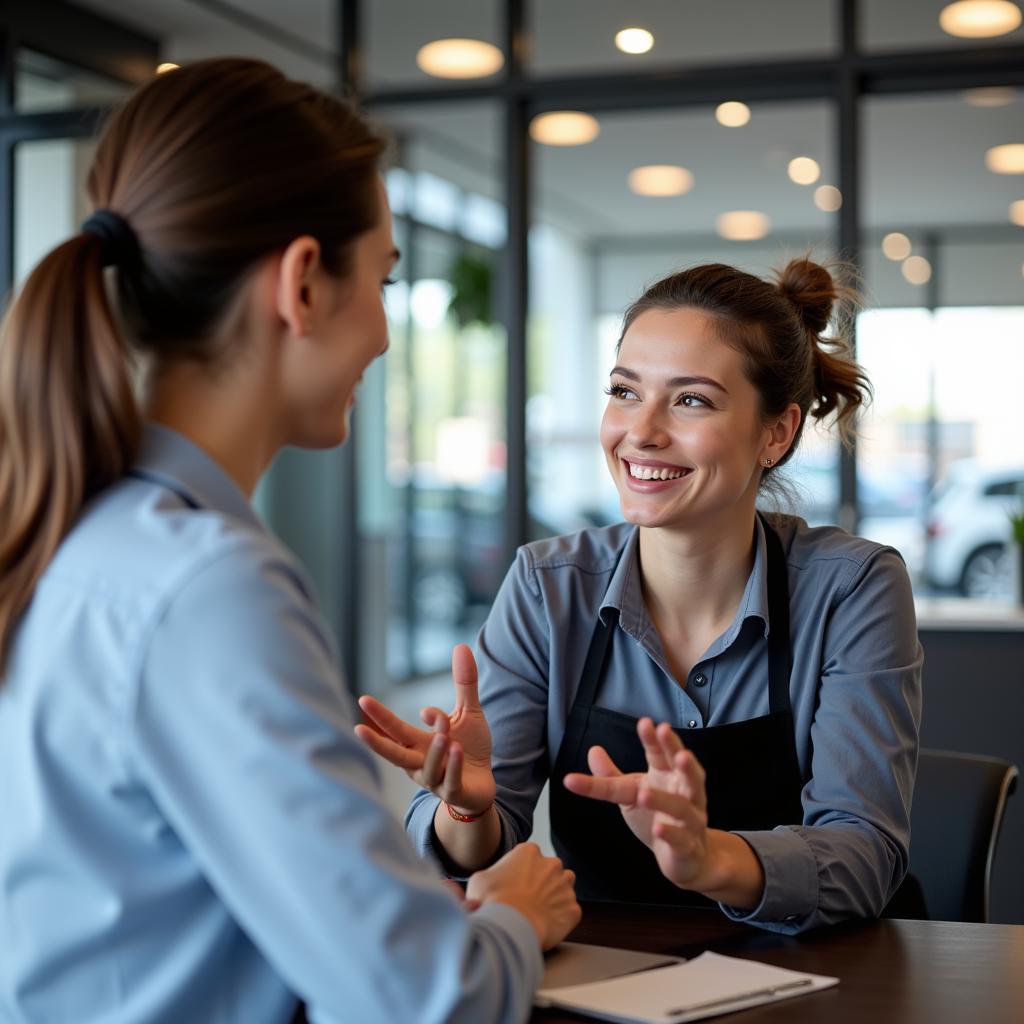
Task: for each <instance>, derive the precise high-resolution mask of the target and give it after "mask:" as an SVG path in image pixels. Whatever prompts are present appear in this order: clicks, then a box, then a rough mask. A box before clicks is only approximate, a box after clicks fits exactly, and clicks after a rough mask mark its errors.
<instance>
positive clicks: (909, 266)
mask: <svg viewBox="0 0 1024 1024" xmlns="http://www.w3.org/2000/svg"><path fill="white" fill-rule="evenodd" d="M900 269H901V270H902V271H903V276H904V277H905V278H906V279H907V280H908V281H909V282H910V283H911V284H927V283H928V282H929V281H930V280H931V278H932V265H931V264H930V263H929V262H928V261H927V260H926V259H925V258H924V257H923V256H908V257H907V258H906V259H905V260H904V261H903V266H902V267H901V268H900Z"/></svg>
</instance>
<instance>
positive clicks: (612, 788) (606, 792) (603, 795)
mask: <svg viewBox="0 0 1024 1024" xmlns="http://www.w3.org/2000/svg"><path fill="white" fill-rule="evenodd" d="M639 778H640V776H637V775H617V776H615V777H614V778H600V777H599V776H595V775H584V774H582V773H581V772H570V773H569V774H568V775H566V777H565V778H564V779H563V780H562V784H563V785H564V786H565V788H566V789H567V790H569V792H570V793H575V794H576V795H577V796H585V797H589V798H590V799H592V800H603V801H605V802H606V803H611V804H619V806H621V807H632V806H633V805H634V804H635V803H636V797H637V791H638V783H637V780H638V779H639Z"/></svg>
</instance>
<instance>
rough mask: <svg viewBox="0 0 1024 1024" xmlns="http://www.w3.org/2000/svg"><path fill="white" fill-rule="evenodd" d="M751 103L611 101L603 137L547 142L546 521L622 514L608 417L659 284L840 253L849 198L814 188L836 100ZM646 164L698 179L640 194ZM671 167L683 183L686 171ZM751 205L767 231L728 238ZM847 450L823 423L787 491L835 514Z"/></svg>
mask: <svg viewBox="0 0 1024 1024" xmlns="http://www.w3.org/2000/svg"><path fill="white" fill-rule="evenodd" d="M750 115H751V116H750V120H749V123H748V124H746V125H745V126H743V127H740V128H729V127H725V126H723V125H721V124H719V123H718V122H717V121H716V119H715V115H714V108H713V107H707V108H704V107H693V108H688V109H685V110H658V111H629V112H616V113H598V114H597V115H596V117H597V121H598V125H599V134H598V135H597V137H596V139H595V140H594V141H593V142H591V143H589V144H586V145H579V146H573V147H569V146H550V145H540V144H538V145H536V147H535V154H534V155H535V159H536V168H537V172H536V173H537V182H536V189H535V196H536V208H535V214H534V224H533V227H532V229H531V233H530V261H531V268H530V296H531V309H530V317H529V389H530V390H529V395H530V397H529V403H528V406H527V431H528V442H529V453H530V454H529V460H530V461H529V471H530V494H531V499H530V500H531V513H532V518H533V523H532V528H533V530H534V533H535V535H538V536H540V535H545V534H552V533H562V532H566V531H570V530H574V529H577V528H579V527H581V526H584V525H587V524H602V523H607V522H613V521H615V520H617V519H618V515H619V513H618V499H617V495H616V492H615V488H614V486H613V484H612V482H611V480H610V478H609V476H608V472H607V470H606V468H605V464H604V456H603V454H602V451H601V448H600V445H599V443H598V428H599V424H600V419H601V414H602V411H603V409H604V405H605V402H606V398H605V395H604V388H605V387H606V386H607V375H608V371H609V370H610V369H611V366H612V365H613V356H614V349H615V344H616V341H617V339H618V333H619V329H620V326H621V318H622V313H623V311H624V310H625V308H626V306H627V305H628V304H629V303H630V302H631V301H632V300H633V299H635V298H637V297H638V296H639V295H640V294H641V292H642V291H643V289H644V287H645V286H646V285H647V284H650V283H652V282H653V281H654V280H656V279H658V278H659V277H662V276H664V275H665V274H667V273H669V272H671V271H672V270H673V269H677V268H681V267H684V266H688V265H693V264H696V263H708V262H724V263H730V264H733V265H737V266H740V267H742V268H743V269H746V270H750V271H752V272H754V273H757V274H761V275H766V274H768V273H769V272H770V270H771V269H772V268H775V267H778V266H780V265H781V264H783V263H785V261H786V260H787V259H788V258H790V257H792V256H796V255H802V254H804V253H806V252H808V251H809V250H811V251H813V252H814V253H815V254H816V255H817V256H818V257H821V258H827V257H828V256H829V255H830V253H831V251H832V248H833V246H832V243H831V241H830V239H831V237H832V234H833V232H834V229H835V228H834V221H835V213H834V210H830V209H821V208H820V207H819V205H816V203H815V190H816V189H817V188H821V187H822V186H826V185H827V186H830V187H832V188H834V185H833V183H834V182H835V174H836V171H835V161H834V158H833V155H832V151H831V144H830V140H831V139H832V137H833V132H832V126H831V122H832V113H831V110H830V107H829V105H828V104H826V103H823V102H822V103H806V102H800V103H789V104H782V103H778V104H763V105H760V104H759V105H755V106H754V107H753V108H752V110H751V111H750ZM797 157H804V158H810V159H813V160H814V161H815V162H816V163H817V166H818V171H817V176H816V178H815V180H814V182H812V183H810V184H807V185H799V184H796V183H795V182H794V181H793V180H791V178H790V177H789V173H788V169H789V166H790V162H791V161H792V160H794V159H795V158H797ZM638 166H639V167H646V166H671V167H675V168H682V169H683V170H684V171H685V172H686V173H685V174H683V175H682V183H683V184H684V185H689V186H690V187H689V188H688V189H687V190H686V191H684V192H683V193H682V194H677V195H663V196H651V195H640V194H637V193H636V192H635V191H633V187H632V186H631V181H632V182H633V183H634V185H635V184H636V181H637V179H636V177H635V176H634V177H632V178H631V172H633V171H634V170H635V169H636V168H637V167H638ZM655 180H657V178H655ZM666 180H668V181H670V182H671V181H672V180H674V181H675V182H676V187H677V188H678V187H679V182H680V177H679V175H678V174H677V175H675V177H674V178H673V176H672V175H669V176H668V178H667V179H666ZM830 197H832V193H829V194H828V196H826V198H830ZM820 198H821V194H820V193H819V200H820ZM823 205H824V206H826V207H830V206H834V203H829V202H826V203H824V204H823ZM738 209H741V210H746V211H748V212H751V211H752V212H755V213H759V214H762V215H763V221H762V225H763V230H764V231H765V234H764V236H763V237H761V238H759V239H757V240H749V241H741V240H727V239H726V238H724V237H722V235H721V234H720V233H719V232H720V231H723V232H724V231H728V225H727V224H726V223H725V222H724V221H723V220H722V219H721V218H722V216H723V215H724V214H726V213H729V212H732V211H736V210H738ZM753 233H757V232H753ZM836 459H837V448H836V446H835V442H834V441H833V440H831V439H830V438H829V437H826V436H825V435H824V434H821V433H819V432H816V431H813V430H808V431H807V433H806V436H805V439H804V442H803V446H802V449H801V451H800V454H799V457H798V458H797V459H795V460H794V462H793V464H792V465H791V466H790V467H788V468H787V470H786V474H785V475H786V478H787V479H788V480H789V481H790V488H789V489H790V494H789V495H787V496H786V497H784V498H783V499H782V503H783V506H784V507H786V508H787V509H793V510H795V511H798V512H800V513H801V514H804V515H806V516H807V517H808V518H809V519H811V520H813V521H818V522H822V521H834V518H835V515H836V511H837V509H836V506H837V486H836V481H837V464H836Z"/></svg>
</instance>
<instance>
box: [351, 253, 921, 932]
mask: <svg viewBox="0 0 1024 1024" xmlns="http://www.w3.org/2000/svg"><path fill="white" fill-rule="evenodd" d="M844 298H845V294H844V293H843V292H842V290H841V289H840V288H839V287H838V286H837V285H836V283H835V281H834V279H833V277H832V275H831V274H830V273H829V271H828V270H826V269H825V268H824V267H822V266H819V265H818V264H816V263H813V262H811V261H810V260H807V259H800V260H794V261H792V262H791V263H789V264H788V265H787V266H786V267H785V269H784V270H782V272H781V273H780V274H779V275H778V279H777V281H775V282H769V281H764V280H761V279H759V278H757V277H755V276H753V275H751V274H747V273H743V272H742V271H739V270H737V269H735V268H733V267H728V266H723V265H720V264H712V265H707V266H699V267H694V268H692V269H689V270H684V271H682V272H680V273H676V274H672V275H671V276H669V277H666V278H665V279H664V280H662V281H659V282H657V283H656V284H654V285H652V286H651V287H650V288H649V289H648V290H647V291H646V292H645V293H644V294H643V295H642V296H641V297H640V298H639V299H638V300H637V301H636V302H634V303H633V305H632V306H630V307H629V309H628V310H627V312H626V315H625V322H624V325H623V331H622V335H621V338H620V340H619V346H618V350H617V359H616V366H615V367H614V369H613V370H612V371H611V377H610V381H609V387H608V389H607V394H608V396H609V398H608V405H607V407H606V409H605V414H604V419H603V422H602V425H601V444H602V446H603V448H604V453H605V456H606V459H607V463H608V468H609V470H610V472H611V475H612V479H613V480H614V481H615V485H616V487H617V489H618V491H619V497H620V501H621V508H622V514H623V518H624V519H625V520H626V522H625V523H622V524H619V525H615V526H610V527H606V528H602V529H587V530H583V531H582V532H580V533H577V534H573V535H571V536H565V537H554V538H551V539H548V540H543V541H538V542H536V543H533V544H529V545H527V546H525V547H523V548H521V549H520V551H519V553H518V557H517V558H516V561H515V563H514V565H513V566H512V568H511V569H510V571H509V573H508V576H507V577H506V579H505V583H504V585H503V587H502V589H501V591H500V592H499V594H498V597H497V599H496V601H495V604H494V607H493V609H492V612H491V615H490V617H489V618H488V620H487V622H486V623H485V625H484V627H483V629H482V631H481V633H480V635H479V638H478V642H477V645H476V661H474V658H473V655H472V654H471V653H470V651H469V650H468V648H457V649H456V653H455V659H454V668H455V682H456V691H457V698H456V710H455V712H454V713H453V714H452V715H446V714H445V713H444V712H442V711H441V710H439V709H437V708H427V709H425V710H424V712H423V718H424V721H425V722H426V723H427V724H428V726H431V727H432V729H433V732H432V733H430V732H425V731H423V730H421V729H417V728H414V727H413V726H411V725H408V724H407V723H405V722H402V721H401V720H400V719H398V718H396V717H395V716H394V715H393V714H392V713H391V712H390V711H389V710H388V709H387V708H385V707H384V706H383V705H381V704H380V703H379V702H377V701H375V700H373V699H372V698H368V697H364V698H363V699H362V702H361V703H362V706H363V710H364V712H365V713H366V714H367V717H368V720H369V722H370V723H371V725H370V727H368V726H366V725H361V726H358V727H357V731H358V732H359V734H360V738H361V739H362V740H363V741H364V742H365V743H366V744H367V745H368V746H370V747H371V748H372V749H373V750H375V751H376V752H377V753H378V754H380V755H381V756H383V757H384V758H386V759H388V760H390V761H391V762H393V763H394V764H397V765H400V766H401V767H403V768H405V769H406V771H407V772H408V773H409V774H410V775H411V776H412V777H413V778H414V779H415V780H416V781H417V782H419V783H420V785H421V786H422V787H423V788H422V789H421V791H420V792H419V794H418V795H417V796H416V798H415V800H414V802H413V805H412V807H411V809H410V811H409V814H408V816H407V819H406V826H407V828H408V829H409V831H410V833H411V834H412V835H413V837H414V839H415V840H416V841H417V843H418V844H419V845H420V847H421V848H422V849H424V850H433V851H434V852H435V853H436V854H437V855H438V856H439V857H440V858H441V860H442V862H443V863H444V864H445V865H446V866H447V868H448V870H449V871H450V872H451V873H453V874H459V873H465V872H468V871H472V870H475V869H477V868H479V867H482V866H484V865H486V864H488V863H490V862H491V861H492V860H493V858H495V857H497V856H499V855H500V854H501V853H502V852H503V851H505V850H508V849H510V848H512V847H513V846H514V845H515V844H516V843H517V842H519V841H520V840H522V839H523V838H524V837H526V836H527V835H529V834H530V830H531V822H532V816H533V811H534V806H535V804H536V801H537V797H538V795H539V793H540V790H541V788H542V786H543V785H544V783H545V782H546V781H547V780H548V779H550V781H551V829H552V837H553V840H554V845H555V849H556V850H557V851H558V853H559V854H560V856H561V857H562V859H563V861H564V862H565V863H566V865H567V866H568V867H570V868H571V869H573V870H574V871H575V872H576V876H577V891H578V893H579V894H580V896H581V897H587V898H594V899H612V900H624V901H638V902H646V903H675V904H681V905H701V904H703V905H707V904H708V902H709V901H714V902H715V903H717V904H718V905H719V906H720V907H721V908H722V910H723V911H724V912H725V913H726V914H728V915H729V916H730V917H732V918H735V919H736V920H741V921H747V922H749V923H751V924H755V925H758V926H761V927H764V928H768V929H773V930H776V931H781V932H789V933H792V932H798V931H801V930H803V929H806V928H812V927H817V926H820V925H825V924H830V923H834V922H837V921H841V920H845V919H849V918H857V917H872V916H876V915H878V914H880V913H881V912H882V911H883V910H884V909H885V908H886V906H887V904H889V903H890V900H891V899H892V897H893V895H894V893H895V892H896V890H897V888H899V887H900V885H901V882H902V880H903V878H904V875H905V873H906V869H907V859H908V848H909V839H910V829H909V807H910V800H911V793H912V790H913V783H914V774H915V770H916V761H917V745H918V725H919V720H920V712H921V681H920V671H921V651H920V647H919V645H918V641H917V631H916V625H915V620H914V606H913V601H912V597H911V591H910V583H909V580H908V577H907V573H906V570H905V567H904V565H903V562H902V561H901V559H900V556H899V555H898V554H897V553H896V552H895V551H894V550H892V549H891V548H884V547H881V546H879V545H878V544H874V543H871V542H870V541H866V540H863V539H861V538H859V537H853V536H850V535H849V534H847V533H845V532H844V531H842V530H840V529H837V528H835V527H821V528H813V529H812V528H811V527H809V526H808V525H807V524H806V523H805V522H804V521H803V520H801V519H798V518H796V517H793V516H789V515H769V514H765V513H763V512H760V511H758V510H757V508H756V500H757V498H758V495H759V494H760V493H761V492H763V491H765V490H768V489H770V488H771V487H772V485H773V484H774V483H776V480H775V477H776V474H777V473H778V472H779V469H780V467H782V466H783V465H784V464H785V463H786V462H787V461H788V460H789V459H790V458H791V457H792V456H793V453H794V451H795V450H796V448H797V445H798V443H799V441H800V436H801V433H802V431H803V429H804V425H805V423H806V421H807V418H808V416H811V417H813V418H815V419H817V420H823V419H826V418H829V417H831V416H834V417H835V418H836V420H837V422H838V427H839V430H840V433H841V434H842V436H843V437H844V438H848V437H849V436H850V431H851V427H852V423H853V419H854V416H855V413H856V411H857V409H858V408H859V407H860V405H861V403H862V401H863V400H864V399H865V398H866V396H867V393H868V383H867V380H866V379H865V377H864V374H863V373H862V371H861V370H860V368H859V367H858V366H857V365H856V363H854V362H853V361H852V359H851V357H850V353H849V349H848V347H847V345H846V343H845V342H844V341H843V340H842V335H841V334H838V335H837V336H835V337H826V336H825V334H824V332H825V331H826V329H827V327H828V324H829V323H830V321H832V320H833V313H834V307H835V305H836V304H837V302H839V301H840V300H842V299H844ZM476 663H479V683H478V679H477V669H476ZM478 693H479V696H478ZM655 723H659V724H657V725H656V724H655ZM911 891H912V890H911V888H910V887H908V888H905V889H904V890H903V891H902V892H903V894H902V895H901V899H903V900H905V901H906V904H905V905H907V906H911V905H912V900H911V899H910V897H909V893H911ZM915 909H918V910H919V909H920V908H919V907H918V908H915Z"/></svg>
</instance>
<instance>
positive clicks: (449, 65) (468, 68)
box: [416, 39, 505, 78]
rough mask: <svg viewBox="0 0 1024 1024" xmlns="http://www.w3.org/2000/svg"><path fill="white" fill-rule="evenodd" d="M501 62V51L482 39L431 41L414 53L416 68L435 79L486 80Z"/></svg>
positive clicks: (498, 68) (502, 60)
mask: <svg viewBox="0 0 1024 1024" xmlns="http://www.w3.org/2000/svg"><path fill="white" fill-rule="evenodd" d="M504 63H505V58H504V57H503V56H502V53H501V50H499V49H498V48H497V47H496V46H494V45H493V44H492V43H485V42H484V41H483V40H482V39H435V40H434V41H433V42H432V43H427V44H426V45H425V46H421V47H420V48H419V51H418V52H417V54H416V66H417V67H418V68H419V69H420V71H425V72H426V73H427V74H428V75H433V76H434V77H435V78H486V77H487V75H493V74H494V73H495V72H496V71H500V70H501V68H502V66H503V65H504Z"/></svg>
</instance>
